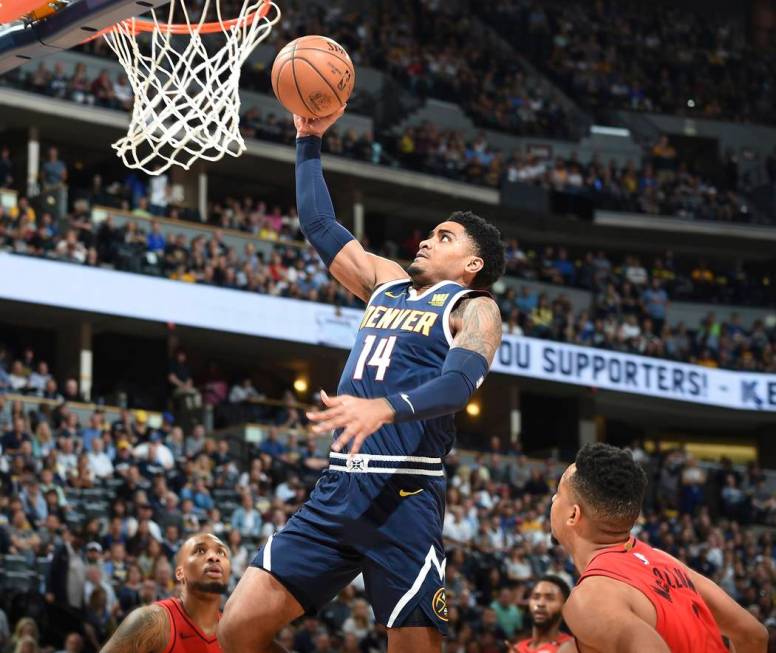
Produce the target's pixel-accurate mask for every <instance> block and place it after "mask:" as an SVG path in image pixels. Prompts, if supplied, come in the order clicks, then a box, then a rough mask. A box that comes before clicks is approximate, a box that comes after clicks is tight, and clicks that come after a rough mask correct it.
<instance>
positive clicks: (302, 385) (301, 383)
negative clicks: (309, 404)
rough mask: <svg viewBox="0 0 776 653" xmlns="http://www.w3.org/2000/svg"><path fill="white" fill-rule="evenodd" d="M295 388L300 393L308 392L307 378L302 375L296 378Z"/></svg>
mask: <svg viewBox="0 0 776 653" xmlns="http://www.w3.org/2000/svg"><path fill="white" fill-rule="evenodd" d="M294 390H296V391H297V392H298V393H299V394H303V393H305V392H307V379H305V378H303V377H301V376H300V377H299V378H298V379H296V381H294Z"/></svg>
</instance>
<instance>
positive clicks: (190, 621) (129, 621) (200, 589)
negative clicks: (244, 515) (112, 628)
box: [102, 533, 231, 653]
mask: <svg viewBox="0 0 776 653" xmlns="http://www.w3.org/2000/svg"><path fill="white" fill-rule="evenodd" d="M176 562H177V564H176V568H175V578H176V579H177V580H178V582H179V583H180V584H181V596H180V599H175V598H172V599H165V600H163V601H158V602H156V603H153V604H152V605H148V606H145V607H142V608H137V609H136V610H135V611H133V612H132V613H130V614H129V615H128V616H127V618H126V619H124V621H123V622H121V625H120V626H119V627H118V628H117V629H116V632H115V633H113V637H111V638H110V640H109V641H108V643H107V644H106V645H105V646H104V647H103V649H102V653H221V647H220V646H219V644H218V640H217V639H216V626H217V625H218V620H219V619H220V617H221V612H220V608H221V595H222V594H224V593H225V592H226V589H227V583H228V582H229V574H230V572H231V563H230V562H229V548H228V547H227V546H226V545H225V544H224V543H223V542H222V541H221V540H219V539H218V538H217V537H216V536H215V535H210V534H209V533H201V534H199V535H194V536H192V537H190V538H189V539H188V540H186V542H184V544H183V546H182V547H181V549H180V551H178V556H177V561H176Z"/></svg>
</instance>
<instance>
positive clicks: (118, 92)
mask: <svg viewBox="0 0 776 653" xmlns="http://www.w3.org/2000/svg"><path fill="white" fill-rule="evenodd" d="M113 94H114V95H115V96H116V100H118V101H119V102H120V103H121V104H127V103H129V102H131V101H132V87H131V86H130V85H129V83H128V82H127V78H126V77H125V76H124V75H119V76H118V77H117V78H116V81H115V82H114V83H113Z"/></svg>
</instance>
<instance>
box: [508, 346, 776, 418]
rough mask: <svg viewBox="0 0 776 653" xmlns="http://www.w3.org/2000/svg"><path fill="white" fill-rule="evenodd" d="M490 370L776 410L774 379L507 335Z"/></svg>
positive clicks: (683, 399) (689, 399)
mask: <svg viewBox="0 0 776 653" xmlns="http://www.w3.org/2000/svg"><path fill="white" fill-rule="evenodd" d="M493 371H494V372H502V373H504V374H516V375H518V376H527V377H530V378H533V379H541V380H544V381H557V382H559V383H573V384H575V385H583V386H588V387H593V388H601V389H602V390H615V391H617V392H630V393H633V394H639V395H650V396H652V397H660V398H662V399H675V400H680V401H691V402H694V403H699V404H707V405H713V406H721V407H724V408H735V409H740V410H769V411H776V375H774V374H755V373H746V372H733V371H729V370H718V369H712V368H708V367H701V366H700V365H690V364H689V363H677V362H674V361H667V360H662V359H659V358H649V357H647V356H636V355H633V354H624V353H620V352H615V351H606V350H603V349H593V348H591V347H580V346H577V345H568V344H564V343H560V342H551V341H549V340H537V339H535V338H525V337H518V336H509V335H505V336H504V339H503V341H502V343H501V348H500V349H499V351H498V353H497V354H496V359H495V361H494V362H493Z"/></svg>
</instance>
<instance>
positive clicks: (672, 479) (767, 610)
mask: <svg viewBox="0 0 776 653" xmlns="http://www.w3.org/2000/svg"><path fill="white" fill-rule="evenodd" d="M23 354H24V353H23ZM18 360H20V361H23V364H24V365H28V366H29V367H28V368H27V367H25V368H24V369H22V370H17V372H18V373H21V375H23V374H24V372H26V371H29V375H28V377H33V375H34V374H35V373H36V372H35V370H39V365H40V361H36V360H35V359H34V355H33V357H32V358H29V356H27V355H26V354H24V355H22V356H21V358H20V359H18ZM16 362H17V360H13V359H12V361H11V363H10V364H11V366H12V367H16ZM36 363H37V365H36ZM148 422H149V420H148V418H147V415H146V413H145V411H134V412H132V411H126V410H124V411H122V413H121V414H120V415H119V416H118V418H116V419H113V420H110V419H108V418H107V414H106V413H105V412H103V411H102V410H101V409H99V408H97V409H95V410H94V412H93V413H91V414H90V415H89V416H88V418H87V419H84V420H83V421H82V420H80V419H79V418H78V416H77V415H76V413H75V412H74V411H72V410H71V409H70V408H69V404H68V403H66V402H62V403H59V404H41V405H40V406H38V407H28V408H27V409H25V407H24V405H23V404H22V402H20V401H5V399H4V397H3V395H0V426H2V428H0V432H1V433H2V436H1V437H0V447H2V454H0V486H1V487H2V493H1V494H0V554H2V555H3V556H4V557H3V572H2V574H0V583H1V584H2V588H3V591H2V592H1V593H0V596H2V599H1V600H0V605H2V611H0V646H3V648H4V650H6V651H11V652H12V653H35V652H37V651H52V652H53V651H67V653H81V652H89V651H97V650H99V646H100V643H101V642H103V641H104V640H105V639H106V638H107V637H108V636H109V635H110V633H111V632H112V631H113V629H114V628H115V627H116V624H117V623H118V622H119V621H120V620H121V619H122V618H123V617H124V616H125V615H126V614H127V613H128V612H129V611H131V610H132V609H133V608H134V607H136V606H138V605H146V604H148V603H150V602H152V601H154V600H157V599H159V598H163V597H167V596H171V595H174V593H175V592H176V586H175V581H174V574H173V565H174V561H173V556H174V553H175V551H176V550H177V548H178V547H179V546H180V544H181V542H182V540H184V539H185V538H186V537H187V536H188V535H190V534H192V533H195V532H198V531H200V530H207V531H208V532H212V533H215V534H217V535H219V537H221V538H222V539H223V540H224V541H225V542H228V544H229V548H230V551H231V555H232V569H233V573H232V578H231V579H230V586H231V587H233V586H234V585H235V583H236V582H237V580H238V579H239V577H240V575H241V574H242V572H243V571H244V570H245V568H246V566H247V565H248V564H250V560H251V558H252V556H253V554H254V552H255V550H256V548H257V545H258V544H259V543H260V542H261V541H263V540H264V539H266V538H267V537H268V536H269V535H271V534H272V533H274V532H276V531H277V530H278V529H279V528H281V527H282V526H283V524H285V522H286V520H287V519H288V517H289V516H290V515H291V514H292V513H293V512H294V511H295V510H296V509H297V508H298V507H299V505H300V504H301V503H302V502H303V501H304V499H305V497H306V496H307V494H308V492H309V490H310V489H311V487H312V485H313V484H314V483H315V480H316V478H317V476H318V474H319V473H320V470H321V469H322V468H323V467H325V466H326V464H327V461H326V459H325V458H323V457H322V454H321V453H320V448H321V443H318V442H317V441H316V440H315V439H314V438H313V437H311V436H309V435H308V433H307V432H306V431H305V429H304V428H302V427H295V428H294V429H293V430H289V428H288V427H286V426H278V425H270V426H267V427H266V429H265V435H264V439H263V440H262V441H261V442H260V444H258V445H257V446H255V447H254V448H252V449H251V450H250V451H249V452H248V455H247V456H237V454H236V449H234V448H232V447H230V443H229V442H228V441H227V440H224V439H218V440H216V439H213V438H209V437H207V435H206V433H205V429H204V428H203V427H202V426H201V425H195V426H193V428H192V429H191V430H190V431H184V430H183V428H181V426H180V425H178V424H176V421H175V418H174V417H173V415H171V414H165V415H164V417H163V419H162V423H161V425H160V426H159V427H158V428H153V427H151V426H150V425H149V423H148ZM323 444H324V445H325V443H323ZM632 452H633V455H634V457H635V459H636V460H637V461H638V462H639V463H640V464H642V465H643V466H644V467H645V469H646V471H647V473H648V476H649V478H650V481H651V483H650V490H649V493H648V497H647V501H646V502H645V507H644V513H643V516H642V518H641V519H640V520H639V523H638V524H637V526H636V527H635V529H634V533H635V535H636V536H637V537H640V538H643V539H645V540H647V541H648V542H649V543H650V544H652V545H654V546H658V547H660V548H662V549H664V550H666V551H668V552H670V553H672V554H673V555H675V556H677V557H678V558H679V559H680V560H682V561H683V562H685V563H686V564H688V565H690V566H691V567H692V568H694V569H696V570H698V571H700V572H702V573H704V574H706V575H708V576H710V577H711V578H713V579H714V580H715V581H716V582H718V583H719V584H720V585H721V586H722V587H723V588H724V589H725V590H726V591H727V592H729V593H730V594H731V595H732V596H733V597H734V598H735V599H736V600H738V601H739V602H740V603H741V604H742V605H744V606H745V607H747V608H748V609H749V610H750V611H751V612H752V613H753V614H755V615H756V616H757V617H758V618H759V619H761V620H762V621H763V622H765V623H766V624H768V625H769V626H771V628H772V629H776V613H775V612H774V575H775V574H776V571H775V570H776V560H774V555H776V554H774V551H776V548H774V540H773V534H772V531H771V530H770V529H768V528H763V526H773V525H776V498H774V495H773V493H772V492H771V491H770V490H768V489H767V486H766V480H765V475H764V473H763V471H762V470H761V469H760V468H759V467H758V466H757V465H756V464H750V465H748V466H746V467H741V466H737V465H733V464H732V463H731V462H730V461H727V460H723V461H721V462H719V463H718V464H714V465H709V464H703V465H701V464H699V462H698V461H697V460H695V459H694V458H693V457H692V456H690V455H688V454H687V453H686V452H684V451H682V450H660V449H658V450H655V451H652V452H651V453H647V452H646V451H645V450H644V449H643V448H642V447H641V446H640V445H639V443H634V444H633V446H632ZM446 467H447V474H448V479H449V481H448V492H447V505H448V508H447V513H446V516H445V522H444V538H445V544H446V549H447V602H448V603H447V604H448V610H449V626H450V638H449V640H448V650H449V651H452V652H454V653H500V652H504V651H507V644H506V642H510V643H513V642H515V641H517V640H518V639H519V638H521V637H525V636H526V633H528V631H529V629H530V617H529V615H528V613H527V611H526V605H527V598H528V594H529V592H530V588H531V586H532V583H533V582H535V581H536V579H537V578H539V577H541V576H542V575H544V574H548V573H549V574H553V575H556V576H559V577H560V578H562V579H564V580H565V581H566V582H568V583H569V584H573V582H574V579H575V574H574V570H573V568H572V566H571V564H570V561H569V560H568V559H567V557H566V555H565V554H564V552H563V551H561V550H560V549H559V548H557V547H554V546H553V544H552V542H551V539H550V533H549V522H548V519H547V509H548V505H549V501H550V498H551V495H552V492H553V490H554V487H555V485H556V483H557V480H558V478H559V475H560V472H561V471H562V466H561V465H559V463H558V461H556V460H552V459H548V460H529V459H528V458H527V457H526V456H525V455H524V454H523V453H522V452H520V451H519V450H515V449H514V447H511V446H507V445H506V444H505V443H504V442H502V441H500V440H499V439H498V438H493V439H492V440H491V442H490V443H489V446H488V447H487V450H486V451H481V452H478V453H467V452H455V451H454V452H453V453H452V454H451V455H450V456H448V458H447V459H446ZM753 524H759V525H760V526H757V527H753V526H752V525H753ZM363 591H364V586H363V581H362V579H361V578H360V577H359V578H357V579H356V580H355V581H354V582H353V583H352V584H351V585H350V586H348V587H347V588H346V589H345V590H344V591H343V592H342V593H341V594H340V595H339V596H338V597H336V599H335V600H334V601H333V602H332V603H330V604H328V605H327V606H325V607H324V608H323V609H322V610H321V612H320V613H319V614H318V615H317V616H315V617H307V618H304V619H301V620H300V621H299V622H297V623H295V624H293V625H292V626H291V627H289V628H288V629H286V630H284V631H283V632H282V633H281V642H282V643H283V644H284V645H285V646H286V647H287V648H288V650H290V651H295V652H296V653H377V652H382V651H384V650H385V645H386V636H385V629H384V628H383V627H382V626H379V625H377V624H375V623H374V618H373V616H372V614H371V611H370V608H369V607H368V605H367V604H366V602H365V601H364V599H363ZM772 632H776V630H772Z"/></svg>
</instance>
